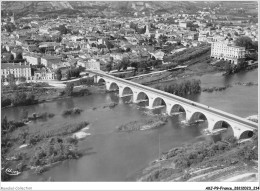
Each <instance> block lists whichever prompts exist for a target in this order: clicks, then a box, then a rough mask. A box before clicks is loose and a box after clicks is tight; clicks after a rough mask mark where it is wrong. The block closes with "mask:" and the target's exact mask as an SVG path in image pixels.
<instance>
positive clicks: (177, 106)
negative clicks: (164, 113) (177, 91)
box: [169, 104, 186, 114]
mask: <svg viewBox="0 0 260 191" xmlns="http://www.w3.org/2000/svg"><path fill="white" fill-rule="evenodd" d="M176 112H183V113H185V114H186V110H185V109H184V107H182V106H181V105H180V104H174V105H173V106H172V107H171V109H170V113H169V114H172V113H176Z"/></svg>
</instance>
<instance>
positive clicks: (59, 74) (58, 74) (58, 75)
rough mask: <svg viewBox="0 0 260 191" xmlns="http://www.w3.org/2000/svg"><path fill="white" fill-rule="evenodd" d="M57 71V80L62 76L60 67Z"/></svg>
mask: <svg viewBox="0 0 260 191" xmlns="http://www.w3.org/2000/svg"><path fill="white" fill-rule="evenodd" d="M55 73H56V77H57V80H59V81H60V80H61V78H62V74H61V69H60V68H58V69H57V70H56V71H55Z"/></svg>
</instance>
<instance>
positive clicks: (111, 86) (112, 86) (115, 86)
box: [109, 82, 119, 91]
mask: <svg viewBox="0 0 260 191" xmlns="http://www.w3.org/2000/svg"><path fill="white" fill-rule="evenodd" d="M109 90H110V91H116V90H119V86H118V85H117V83H115V82H112V83H111V84H110V86H109Z"/></svg>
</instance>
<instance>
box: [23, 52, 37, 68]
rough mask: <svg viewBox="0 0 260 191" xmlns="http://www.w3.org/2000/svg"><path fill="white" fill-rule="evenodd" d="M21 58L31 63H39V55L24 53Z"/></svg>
mask: <svg viewBox="0 0 260 191" xmlns="http://www.w3.org/2000/svg"><path fill="white" fill-rule="evenodd" d="M23 58H24V59H26V61H27V62H28V63H29V64H31V65H39V64H40V63H41V57H40V56H38V55H30V54H25V55H23Z"/></svg>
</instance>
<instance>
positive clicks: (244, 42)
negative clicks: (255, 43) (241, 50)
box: [235, 36, 252, 49]
mask: <svg viewBox="0 0 260 191" xmlns="http://www.w3.org/2000/svg"><path fill="white" fill-rule="evenodd" d="M235 45H236V46H242V47H245V48H246V49H250V48H251V47H252V39H251V38H250V37H248V36H241V37H239V38H238V39H236V40H235Z"/></svg>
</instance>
